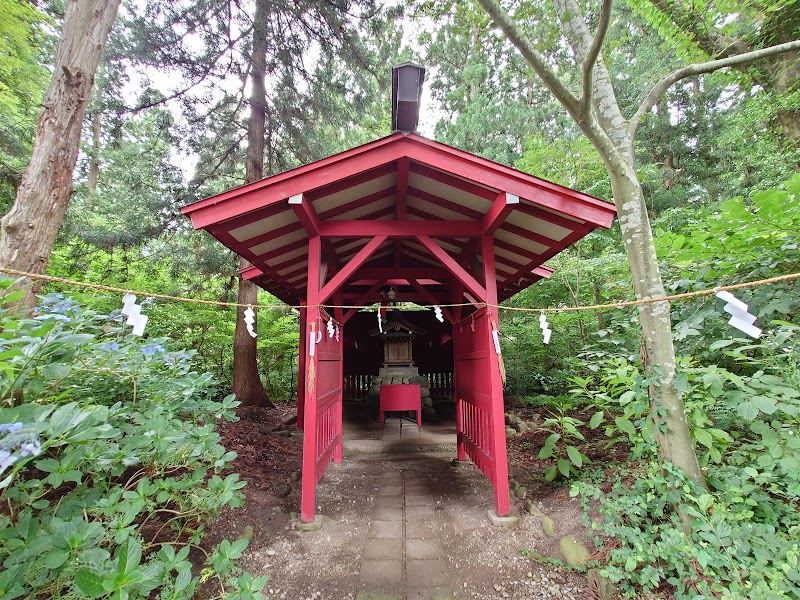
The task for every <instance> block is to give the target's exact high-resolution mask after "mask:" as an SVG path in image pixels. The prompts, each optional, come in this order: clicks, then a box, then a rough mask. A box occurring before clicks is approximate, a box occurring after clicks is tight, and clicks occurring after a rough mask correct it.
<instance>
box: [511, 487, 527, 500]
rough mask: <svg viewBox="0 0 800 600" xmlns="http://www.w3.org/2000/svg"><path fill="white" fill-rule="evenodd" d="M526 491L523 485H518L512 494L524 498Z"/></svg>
mask: <svg viewBox="0 0 800 600" xmlns="http://www.w3.org/2000/svg"><path fill="white" fill-rule="evenodd" d="M527 493H528V488H526V487H525V486H524V485H521V486H519V487H518V488H517V489H515V490H514V495H515V496H516V497H517V498H519V499H520V500H524V499H525V495H526V494H527Z"/></svg>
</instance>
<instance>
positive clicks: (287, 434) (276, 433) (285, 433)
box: [272, 429, 292, 437]
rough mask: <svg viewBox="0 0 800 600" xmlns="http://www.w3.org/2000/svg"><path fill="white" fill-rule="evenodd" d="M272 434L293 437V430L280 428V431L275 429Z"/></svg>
mask: <svg viewBox="0 0 800 600" xmlns="http://www.w3.org/2000/svg"><path fill="white" fill-rule="evenodd" d="M272 435H277V436H278V437H292V432H291V431H289V430H288V429H279V430H278V431H273V432H272Z"/></svg>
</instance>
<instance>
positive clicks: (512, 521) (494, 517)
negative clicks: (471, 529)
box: [488, 509, 519, 527]
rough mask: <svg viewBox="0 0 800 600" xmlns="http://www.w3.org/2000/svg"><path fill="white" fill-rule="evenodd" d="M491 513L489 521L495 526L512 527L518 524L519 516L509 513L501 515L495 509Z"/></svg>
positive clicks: (489, 513)
mask: <svg viewBox="0 0 800 600" xmlns="http://www.w3.org/2000/svg"><path fill="white" fill-rule="evenodd" d="M488 515H489V522H490V523H491V524H492V525H494V526H495V527H512V526H513V525H516V524H517V521H518V520H519V519H517V517H515V516H514V515H509V516H507V517H501V516H499V515H498V514H497V513H496V512H495V511H494V509H492V510H490V511H489V512H488Z"/></svg>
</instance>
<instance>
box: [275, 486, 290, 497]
mask: <svg viewBox="0 0 800 600" xmlns="http://www.w3.org/2000/svg"><path fill="white" fill-rule="evenodd" d="M276 491H277V492H278V496H279V497H281V498H286V496H288V495H289V494H291V493H292V486H290V485H281V486H278V489H277V490H276Z"/></svg>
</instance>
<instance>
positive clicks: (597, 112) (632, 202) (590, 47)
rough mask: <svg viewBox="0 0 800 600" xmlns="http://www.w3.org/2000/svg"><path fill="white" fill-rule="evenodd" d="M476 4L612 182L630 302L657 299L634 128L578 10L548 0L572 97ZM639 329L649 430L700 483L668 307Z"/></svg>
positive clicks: (648, 308)
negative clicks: (576, 86)
mask: <svg viewBox="0 0 800 600" xmlns="http://www.w3.org/2000/svg"><path fill="white" fill-rule="evenodd" d="M479 2H480V3H481V5H482V6H483V7H484V8H485V9H486V10H487V11H488V12H489V14H490V15H491V16H492V18H493V19H494V21H495V22H496V23H497V24H498V25H499V26H500V27H501V29H502V30H503V31H504V33H506V35H507V36H508V37H509V39H510V40H511V41H512V43H514V45H516V46H517V47H518V48H519V49H520V50H521V51H522V53H523V55H525V58H526V59H527V60H528V63H529V64H530V65H531V67H533V69H534V71H536V73H537V74H538V75H539V76H540V77H541V78H542V80H543V81H544V82H545V84H546V85H547V86H548V88H549V89H550V91H551V92H552V93H553V95H554V96H555V97H556V99H557V100H558V101H559V102H561V104H562V105H563V106H564V107H565V108H566V109H567V110H568V111H569V113H570V114H571V115H572V117H573V118H574V119H575V121H576V124H577V125H578V126H579V127H580V128H581V130H582V131H583V132H584V134H585V135H586V136H587V137H588V138H589V140H590V141H591V142H592V144H593V145H594V147H595V148H596V149H597V151H598V153H599V154H600V156H601V157H602V159H603V162H604V163H605V165H606V170H607V171H608V174H609V177H610V179H611V189H612V193H613V195H614V202H615V204H616V206H617V215H618V218H619V223H620V229H621V231H622V237H623V242H624V245H625V254H626V256H627V259H628V266H629V268H630V270H631V278H632V280H633V288H634V292H635V294H636V298H637V299H642V298H653V297H659V296H663V295H664V286H663V283H662V281H661V273H660V272H659V268H658V260H657V258H656V252H655V246H654V243H653V233H652V230H651V228H650V220H649V218H648V214H647V205H646V203H645V200H644V194H643V192H642V187H641V183H640V182H639V178H638V175H637V173H636V165H635V159H634V152H633V135H634V133H635V129H634V128H631V127H630V126H629V123H628V121H627V119H625V117H624V116H623V114H622V112H621V110H620V108H619V104H618V103H617V99H616V96H615V94H614V89H613V86H612V83H611V77H610V75H609V73H608V69H607V68H606V65H605V63H604V62H603V57H602V54H601V53H600V52H597V49H598V45H597V42H596V40H595V39H594V38H593V37H592V35H591V33H590V31H589V28H588V26H587V24H586V20H585V18H584V16H583V12H582V10H581V8H580V6H579V5H578V3H577V2H576V1H575V0H555V7H556V13H557V14H558V18H559V20H560V22H561V29H562V31H563V32H564V34H565V35H566V37H567V41H568V43H569V45H570V46H571V47H572V50H573V52H574V53H575V57H576V60H577V62H578V64H579V65H581V67H582V71H583V74H584V78H586V77H590V78H591V81H589V82H587V81H584V85H583V96H582V97H581V98H580V99H578V98H576V97H575V96H574V94H572V93H571V92H570V91H569V90H568V89H567V88H566V85H565V84H563V83H561V82H559V84H552V83H550V82H552V81H553V79H557V75H556V74H555V73H554V72H553V71H552V70H551V69H550V68H549V67H548V66H547V63H546V62H545V61H542V60H541V58H542V57H540V55H538V53H536V51H535V50H532V48H533V46H532V44H530V42H529V41H528V40H527V38H526V36H525V34H524V33H523V32H522V31H521V30H520V29H519V27H517V26H516V24H515V23H514V22H513V21H512V20H511V18H510V17H509V16H508V14H507V13H506V12H505V11H504V10H503V9H502V8H501V7H500V5H499V4H498V2H497V1H496V0H479ZM587 67H591V68H590V69H589V68H587ZM639 324H640V325H641V328H642V335H643V338H644V342H645V348H646V354H647V357H646V362H647V364H648V365H650V366H651V367H654V366H657V370H656V371H654V372H653V373H651V374H653V375H654V376H655V383H654V385H652V386H651V387H650V391H651V394H650V403H651V408H652V411H651V413H652V417H653V420H654V421H657V425H662V424H663V425H664V427H660V426H656V427H654V431H655V437H656V441H657V443H658V450H659V454H660V456H661V457H662V459H663V460H665V461H669V462H671V463H673V464H674V465H675V466H677V467H679V468H680V469H681V470H682V471H683V472H684V473H685V474H686V476H688V477H691V478H692V479H694V480H695V481H697V482H699V483H700V484H701V485H705V478H704V477H703V473H702V471H701V470H700V465H699V464H698V461H697V455H696V453H695V451H694V445H693V443H692V439H691V434H690V431H689V426H688V423H687V422H686V416H685V411H684V406H683V399H682V398H681V396H680V394H679V393H678V391H677V390H676V389H675V386H674V377H675V368H676V359H675V349H674V346H673V343H672V323H671V318H670V306H669V303H668V302H658V303H654V304H643V305H641V306H640V308H639ZM662 429H663V430H664V431H662Z"/></svg>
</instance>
